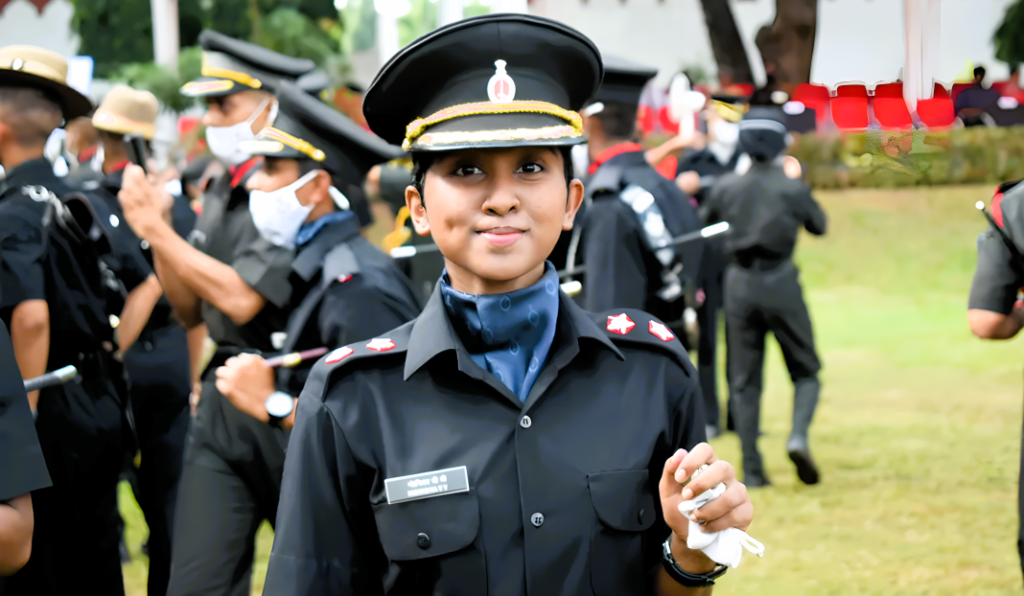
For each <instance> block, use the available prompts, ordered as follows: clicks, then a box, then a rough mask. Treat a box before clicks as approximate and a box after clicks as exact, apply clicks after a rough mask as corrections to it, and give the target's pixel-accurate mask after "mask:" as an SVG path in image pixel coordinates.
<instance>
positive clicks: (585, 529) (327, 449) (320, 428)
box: [265, 289, 704, 596]
mask: <svg viewBox="0 0 1024 596" xmlns="http://www.w3.org/2000/svg"><path fill="white" fill-rule="evenodd" d="M609 315H616V316H615V318H613V319H612V318H609ZM621 315H625V316H621ZM448 317H449V315H448V313H447V310H446V309H445V307H444V305H443V303H442V298H441V294H440V291H439V290H438V289H435V291H434V294H433V295H432V296H431V299H430V301H429V302H428V304H427V306H426V308H425V309H424V311H423V313H422V314H421V315H420V316H419V317H418V318H417V319H416V320H415V321H414V322H412V323H409V324H407V325H404V326H402V327H400V328H398V329H395V330H393V331H392V332H391V333H389V334H388V335H386V336H384V337H380V338H376V339H375V340H374V341H372V342H366V343H358V344H355V345H352V346H349V347H348V348H342V349H339V350H338V351H336V352H334V353H332V354H330V355H328V356H327V357H326V358H325V359H324V360H321V362H319V363H318V364H317V365H316V367H315V368H314V370H313V373H312V375H311V376H310V379H309V382H308V383H307V384H306V388H305V390H304V391H303V393H302V396H301V397H300V399H299V406H298V412H297V416H296V426H295V428H294V430H293V432H292V437H291V441H290V443H289V445H288V460H287V462H286V464H285V472H284V480H283V483H282V487H283V488H282V493H281V502H280V505H279V508H278V517H277V527H276V535H275V541H274V549H273V552H272V554H271V559H270V567H269V571H268V575H267V582H266V588H265V589H266V592H267V593H268V594H360V595H374V594H377V595H379V594H389V595H399V594H401V595H403V596H404V595H417V594H467V595H474V596H475V595H479V594H492V595H521V594H527V593H529V594H573V595H586V594H609V595H616V596H621V595H623V594H642V593H646V590H645V583H646V575H647V572H648V571H649V570H650V569H651V568H652V567H653V566H655V565H657V564H658V561H659V559H660V556H661V553H660V550H659V549H660V546H661V542H662V541H663V540H664V539H665V538H666V536H668V534H669V529H668V527H667V526H666V525H665V523H664V521H663V517H662V514H661V506H660V499H659V493H658V482H659V480H660V477H661V473H662V470H663V468H664V464H665V461H666V460H667V459H668V458H669V457H670V456H671V455H672V454H673V453H674V452H675V450H676V449H678V448H680V447H684V448H690V447H692V446H693V445H694V444H696V443H698V442H700V441H703V440H704V416H703V411H702V409H701V408H702V406H701V400H700V398H699V393H698V391H699V390H698V388H697V385H696V383H695V376H696V375H695V371H694V369H693V366H692V364H691V363H690V361H689V359H688V357H687V355H686V353H685V352H684V351H683V348H682V345H681V344H680V343H679V341H678V340H676V339H670V340H668V341H663V340H662V339H661V338H659V337H658V336H656V335H654V332H657V333H662V330H663V327H662V326H661V325H660V323H658V322H657V321H653V320H652V319H651V317H650V316H649V315H647V314H645V313H643V312H639V311H625V312H623V311H617V312H614V313H606V314H602V315H593V314H590V313H586V312H584V311H583V310H581V309H580V308H579V307H578V306H576V304H575V303H574V302H573V301H572V300H571V299H569V298H568V297H567V296H565V295H564V294H560V298H559V314H558V318H557V323H556V324H557V330H556V334H555V339H554V342H553V344H552V347H551V350H550V352H549V355H548V358H547V362H546V363H545V364H544V366H543V367H542V369H541V372H540V374H539V376H538V378H537V381H536V382H535V384H534V386H533V389H532V390H531V392H530V394H529V396H528V397H527V400H526V402H525V403H524V402H521V401H520V400H519V398H518V397H516V396H515V395H514V394H512V392H511V391H510V390H509V389H508V388H507V387H506V386H505V385H504V384H503V383H501V381H499V380H498V379H497V378H496V377H494V376H493V375H491V374H490V373H488V372H486V371H485V370H483V369H481V368H480V367H479V366H477V365H476V364H475V363H474V362H473V359H472V358H471V356H470V354H469V352H468V351H467V349H466V347H465V346H464V345H463V344H462V342H461V341H460V339H459V337H458V335H457V334H456V332H455V331H454V329H453V326H452V324H451V322H450V320H449V318H448ZM627 317H628V318H627ZM609 328H610V329H609ZM652 329H653V331H654V332H652V331H651V330H652ZM613 330H618V331H613ZM622 333H625V334H624V335H623V334H622ZM666 338H667V337H666ZM349 350H351V352H349ZM328 362H332V364H327V363H328ZM460 466H466V471H467V475H468V485H469V490H468V492H461V493H449V494H443V495H440V496H434V497H429V498H421V499H418V500H412V501H405V502H398V503H393V504H388V497H387V496H386V491H385V479H388V478H397V477H401V476H406V475H410V474H420V473H425V472H432V471H437V470H444V469H447V468H458V467H460ZM455 478H457V476H456V475H455V474H454V473H453V475H452V477H451V478H450V479H449V480H451V479H455Z"/></svg>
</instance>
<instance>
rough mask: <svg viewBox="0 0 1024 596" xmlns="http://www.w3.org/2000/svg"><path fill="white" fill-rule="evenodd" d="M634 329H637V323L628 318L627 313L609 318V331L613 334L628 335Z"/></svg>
mask: <svg viewBox="0 0 1024 596" xmlns="http://www.w3.org/2000/svg"><path fill="white" fill-rule="evenodd" d="M633 327H636V323H634V322H633V319H631V318H629V317H628V316H626V313H622V314H621V315H613V316H610V317H608V331H611V332H612V333H618V334H619V335H626V334H627V333H629V332H630V331H632V330H633Z"/></svg>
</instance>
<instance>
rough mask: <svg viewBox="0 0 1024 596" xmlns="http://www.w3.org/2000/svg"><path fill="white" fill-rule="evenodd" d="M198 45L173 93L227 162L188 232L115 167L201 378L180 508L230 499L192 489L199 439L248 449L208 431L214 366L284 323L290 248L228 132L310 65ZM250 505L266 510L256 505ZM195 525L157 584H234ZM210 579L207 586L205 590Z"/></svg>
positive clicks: (258, 113)
mask: <svg viewBox="0 0 1024 596" xmlns="http://www.w3.org/2000/svg"><path fill="white" fill-rule="evenodd" d="M200 45H201V46H202V47H203V68H202V77H200V78H199V79H197V80H195V81H191V82H189V83H188V84H186V85H185V86H184V87H183V88H182V93H184V94H186V95H190V96H194V97H203V98H205V100H206V102H207V106H208V110H207V113H206V115H205V116H204V117H203V124H204V125H205V126H206V138H207V141H208V143H209V146H210V149H211V151H212V152H213V153H214V155H216V156H217V158H218V159H219V160H220V161H222V162H223V163H224V165H225V166H227V167H228V170H227V172H226V173H225V174H224V175H223V176H221V177H220V178H218V179H217V180H216V181H214V182H213V183H212V185H211V186H210V188H209V190H208V191H207V192H206V193H205V194H204V195H203V197H202V214H201V215H200V216H199V217H198V218H197V220H196V225H195V229H193V230H192V231H191V233H189V235H188V239H187V240H186V239H183V238H181V237H180V236H179V235H178V233H177V232H176V231H175V230H174V228H173V226H172V225H171V222H172V218H171V209H170V207H171V205H172V202H171V200H170V196H169V195H167V193H166V192H165V191H164V190H163V188H162V187H156V186H154V185H152V184H151V183H150V181H149V180H147V178H146V176H145V175H144V173H143V172H142V170H141V169H140V168H138V167H137V166H134V165H129V166H127V167H126V168H125V169H124V177H123V183H122V189H121V191H120V193H119V194H118V198H119V201H120V204H121V207H122V210H123V213H124V218H125V220H126V221H127V222H128V224H129V225H130V226H131V228H132V230H133V231H134V232H135V234H136V235H138V237H139V238H141V239H142V240H144V241H145V242H146V243H147V244H148V245H149V246H150V248H151V250H152V254H153V262H154V268H155V271H156V274H157V278H158V280H159V282H160V285H161V286H162V288H163V290H164V292H165V293H166V295H167V298H168V300H169V301H170V303H171V306H172V307H173V308H174V311H175V313H176V315H177V317H178V319H179V320H180V321H181V322H182V323H183V324H184V325H185V327H186V329H187V330H188V334H189V338H188V339H189V355H190V360H191V366H192V371H193V382H195V380H196V377H200V378H201V382H200V383H199V388H198V391H195V390H194V391H195V392H196V393H198V395H199V396H200V399H199V403H198V406H197V411H196V416H195V418H194V420H193V422H192V424H191V427H190V429H189V432H188V436H187V438H186V448H185V461H184V464H183V466H184V467H183V470H182V475H181V480H180V481H179V488H178V502H177V504H176V509H175V518H176V519H177V518H178V517H179V514H180V513H181V512H183V511H185V512H188V511H192V510H195V509H202V508H204V507H207V506H209V504H210V503H217V502H221V501H228V502H230V500H231V498H232V495H231V494H230V493H229V494H215V493H205V492H203V490H202V485H203V483H204V482H205V477H206V475H207V474H208V473H209V471H210V469H211V465H212V464H211V463H210V462H209V461H208V460H207V459H205V455H204V454H203V451H202V450H203V448H205V447H206V446H210V445H216V446H221V447H224V448H225V449H226V450H228V451H231V450H232V449H234V448H236V447H237V448H238V449H239V450H240V451H241V452H242V453H243V454H244V453H249V452H251V451H252V446H251V445H249V444H248V443H242V444H239V443H238V442H237V439H238V437H237V436H235V435H233V434H231V433H226V434H225V433H220V432H219V429H221V428H223V425H224V424H225V423H226V422H225V418H224V417H225V410H224V408H223V406H224V405H225V404H226V400H225V399H224V397H223V396H222V395H220V394H219V393H218V392H217V389H216V387H215V384H214V382H215V377H214V374H213V371H214V369H215V368H216V367H217V366H219V365H221V364H223V363H224V361H226V360H227V359H228V358H229V357H231V356H235V355H237V354H239V353H242V352H247V351H257V352H261V353H269V352H273V351H275V350H276V346H275V342H274V339H273V336H274V334H276V333H279V332H281V331H282V330H283V329H284V327H285V325H286V323H287V319H288V311H287V306H288V304H289V300H290V299H291V285H290V283H289V275H290V272H291V267H292V261H293V257H294V252H293V250H292V249H290V248H288V247H285V246H278V245H275V244H274V243H272V242H270V241H269V240H267V239H266V238H264V237H263V236H262V235H261V234H260V231H259V229H258V228H257V227H256V226H255V224H254V223H253V218H252V215H251V213H250V209H249V192H248V190H246V188H245V184H246V182H247V181H248V180H249V178H250V177H251V176H252V175H254V174H255V172H256V171H257V170H258V168H259V164H260V161H261V159H262V158H253V157H251V156H250V155H248V154H246V153H244V152H242V151H240V150H239V149H238V144H239V143H240V142H242V141H245V140H252V139H254V138H255V132H256V131H259V130H261V129H262V128H264V127H265V126H266V125H267V124H268V123H270V122H272V121H273V120H274V113H275V112H276V110H277V102H276V101H275V99H274V96H273V94H272V92H273V91H274V90H275V89H276V86H277V85H278V84H279V83H280V82H282V81H291V80H294V79H295V78H296V77H297V76H299V75H302V74H304V73H306V72H308V71H310V70H312V69H313V67H314V64H313V62H312V61H309V60H299V59H295V58H290V57H287V56H283V55H281V54H278V53H276V52H272V51H270V50H267V49H265V48H261V47H259V46H255V45H253V44H249V43H246V42H242V41H238V40H234V39H231V38H228V37H226V36H224V35H221V34H219V33H216V32H213V31H204V32H203V33H202V34H201V35H200ZM206 330H208V332H209V337H210V338H211V339H212V340H213V341H214V342H215V343H216V344H217V352H216V353H215V354H214V356H213V359H212V361H211V363H210V365H209V366H208V367H207V368H206V370H205V371H204V372H203V374H202V375H200V374H199V371H198V369H197V363H198V358H199V355H200V353H201V346H202V340H203V335H204V333H205V331H206ZM266 439H267V441H269V442H274V441H276V440H277V439H276V438H275V437H266ZM225 443H226V446H225ZM268 448H270V449H276V448H279V447H275V446H274V445H271V446H270V447H268ZM257 451H258V448H257ZM240 457H243V456H240ZM261 514H262V515H263V516H264V517H267V516H270V517H272V515H270V514H269V513H267V512H266V511H265V510H263V511H262V513H261ZM228 521H229V519H228V518H226V517H224V518H218V517H215V516H211V518H210V519H209V520H207V523H208V524H210V525H213V524H215V523H227V522H228ZM224 530H225V533H227V529H224ZM194 532H195V528H194V527H191V526H189V525H188V524H183V523H179V522H177V521H175V523H174V526H173V529H172V540H171V543H172V544H171V580H170V583H169V586H168V593H169V594H183V593H194V592H193V591H198V592H203V590H205V589H206V588H204V586H224V585H225V583H226V584H230V585H231V589H232V590H240V591H245V589H246V588H245V586H247V585H248V574H247V573H246V574H238V576H237V577H235V576H234V575H233V574H232V572H231V571H227V572H225V570H224V568H223V567H218V566H217V565H216V563H215V562H213V561H212V559H211V558H210V557H209V552H210V551H209V546H208V545H199V547H198V548H202V549H203V550H201V551H198V552H197V551H196V550H195V549H193V548H190V547H194V546H196V545H195V544H194V543H193V542H189V541H187V538H188V537H189V536H190V535H191V534H192V533H194ZM250 563H251V557H250ZM243 576H244V578H243ZM243 583H244V584H245V586H243ZM219 589H220V588H217V587H214V588H210V590H212V591H215V592H216V591H218V590H219ZM223 591H227V588H224V589H223Z"/></svg>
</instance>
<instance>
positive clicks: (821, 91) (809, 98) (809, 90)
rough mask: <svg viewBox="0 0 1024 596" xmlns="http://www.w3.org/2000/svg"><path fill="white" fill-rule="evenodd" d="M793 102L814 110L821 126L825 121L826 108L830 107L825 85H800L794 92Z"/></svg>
mask: <svg viewBox="0 0 1024 596" xmlns="http://www.w3.org/2000/svg"><path fill="white" fill-rule="evenodd" d="M793 101H799V102H800V103H802V104H804V105H805V106H807V107H808V108H809V109H812V110H814V118H815V119H816V120H817V121H818V123H819V124H821V122H822V120H824V119H825V107H826V106H827V105H828V101H829V92H828V87H826V86H824V85H813V84H811V83H800V84H799V85H797V86H796V89H794V90H793Z"/></svg>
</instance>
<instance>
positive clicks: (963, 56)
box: [530, 0, 1013, 84]
mask: <svg viewBox="0 0 1024 596" xmlns="http://www.w3.org/2000/svg"><path fill="white" fill-rule="evenodd" d="M1012 2H1013V0H942V8H941V11H942V15H941V22H942V25H941V33H940V36H941V47H942V51H941V54H940V56H939V78H940V80H943V81H945V82H951V81H952V80H953V79H954V78H955V77H956V75H957V74H959V73H960V72H961V71H962V70H963V68H964V61H965V60H972V61H973V62H974V63H975V64H983V65H985V67H986V68H987V69H988V70H989V73H990V79H993V80H994V79H1004V78H1006V75H1007V74H1008V71H1007V68H1006V66H1005V65H1003V64H1000V63H997V62H996V60H995V56H994V55H995V48H994V47H993V45H992V41H991V40H992V33H993V31H995V29H996V27H997V26H998V25H999V22H1000V20H1001V19H1002V16H1003V13H1004V12H1005V10H1006V7H1007V6H1008V5H1009V4H1011V3H1012ZM729 4H730V5H731V6H732V9H733V14H734V15H735V17H736V21H737V24H738V26H739V28H740V33H741V35H742V36H743V38H744V45H745V46H746V48H747V53H748V55H749V56H750V60H751V67H752V68H753V70H754V76H755V79H756V80H757V81H758V82H760V81H763V78H764V69H763V66H762V64H761V59H760V54H759V53H758V51H757V48H756V47H755V46H754V43H753V40H754V35H755V33H756V32H757V30H758V29H759V28H760V27H761V26H762V25H767V24H770V23H771V21H772V20H773V19H774V17H775V1H774V0H729ZM530 12H531V13H533V14H538V15H543V16H547V17H550V18H553V19H557V20H560V21H563V22H565V23H567V24H569V25H571V26H573V27H576V28H577V29H579V30H580V31H582V32H583V33H584V34H586V35H588V36H589V37H591V38H592V39H593V40H594V41H595V42H596V43H597V45H598V47H600V48H601V49H602V51H606V52H608V53H612V54H618V55H621V56H623V57H626V58H630V59H632V60H635V61H638V62H641V63H645V64H649V65H651V66H655V67H657V68H658V69H659V70H660V71H661V72H660V74H659V79H658V82H659V83H661V84H664V83H665V82H667V80H668V78H669V77H670V76H671V73H673V72H675V71H677V70H679V69H680V68H681V67H684V66H690V65H701V66H703V67H704V68H705V69H706V70H707V71H708V72H709V73H713V72H714V71H715V62H714V56H713V54H712V53H711V46H710V43H709V41H708V37H707V29H706V26H705V24H704V16H703V12H702V11H701V8H700V2H699V0H663V2H658V0H627V1H626V2H625V3H623V2H621V1H620V0H588V1H587V3H586V4H584V3H583V2H582V0H534V1H533V3H532V4H530ZM903 60H904V50H903V2H902V1H901V0H819V7H818V31H817V37H816V42H815V55H814V62H813V64H812V68H811V80H812V81H815V82H821V83H827V84H833V83H837V82H840V81H848V80H861V81H865V82H867V83H875V82H877V81H879V80H893V79H895V78H896V75H897V74H898V72H899V69H900V67H902V66H903Z"/></svg>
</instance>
